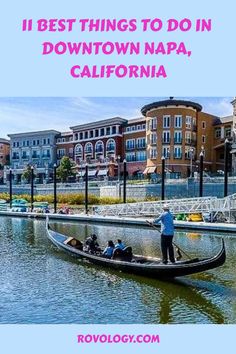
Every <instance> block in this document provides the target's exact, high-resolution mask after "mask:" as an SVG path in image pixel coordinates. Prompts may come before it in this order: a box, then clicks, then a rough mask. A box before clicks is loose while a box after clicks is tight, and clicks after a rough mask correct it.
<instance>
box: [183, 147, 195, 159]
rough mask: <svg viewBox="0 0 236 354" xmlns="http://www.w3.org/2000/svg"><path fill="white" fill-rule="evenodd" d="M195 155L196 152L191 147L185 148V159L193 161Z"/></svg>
mask: <svg viewBox="0 0 236 354" xmlns="http://www.w3.org/2000/svg"><path fill="white" fill-rule="evenodd" d="M195 154H196V150H195V148H193V147H185V159H186V160H190V159H192V160H193V159H194V158H195Z"/></svg>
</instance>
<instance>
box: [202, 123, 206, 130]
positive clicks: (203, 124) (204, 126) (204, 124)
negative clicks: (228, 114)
mask: <svg viewBox="0 0 236 354" xmlns="http://www.w3.org/2000/svg"><path fill="white" fill-rule="evenodd" d="M205 128H206V122H204V121H203V122H202V129H205Z"/></svg>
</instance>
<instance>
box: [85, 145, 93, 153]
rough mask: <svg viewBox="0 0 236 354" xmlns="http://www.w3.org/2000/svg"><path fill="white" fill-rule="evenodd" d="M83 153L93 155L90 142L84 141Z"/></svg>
mask: <svg viewBox="0 0 236 354" xmlns="http://www.w3.org/2000/svg"><path fill="white" fill-rule="evenodd" d="M84 153H85V155H93V144H92V143H86V145H85V147H84Z"/></svg>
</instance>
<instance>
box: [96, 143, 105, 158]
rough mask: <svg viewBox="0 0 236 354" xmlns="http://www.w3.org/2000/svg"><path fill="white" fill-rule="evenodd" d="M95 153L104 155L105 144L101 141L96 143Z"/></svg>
mask: <svg viewBox="0 0 236 354" xmlns="http://www.w3.org/2000/svg"><path fill="white" fill-rule="evenodd" d="M95 153H96V154H102V155H104V144H103V142H102V141H101V140H99V141H97V142H96V145H95Z"/></svg>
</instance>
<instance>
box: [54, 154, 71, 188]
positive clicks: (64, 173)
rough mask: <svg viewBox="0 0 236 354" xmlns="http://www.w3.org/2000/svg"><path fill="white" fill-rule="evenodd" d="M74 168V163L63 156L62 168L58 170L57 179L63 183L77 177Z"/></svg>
mask: <svg viewBox="0 0 236 354" xmlns="http://www.w3.org/2000/svg"><path fill="white" fill-rule="evenodd" d="M74 166H75V164H74V162H72V161H71V160H70V158H69V157H67V156H63V158H62V159H61V162H60V166H59V167H58V168H57V177H58V178H59V179H60V180H61V181H62V182H67V180H68V177H74V176H75V172H74V170H73V167H74Z"/></svg>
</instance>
